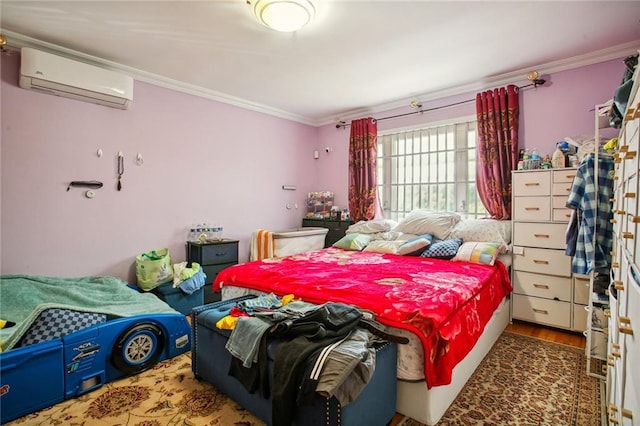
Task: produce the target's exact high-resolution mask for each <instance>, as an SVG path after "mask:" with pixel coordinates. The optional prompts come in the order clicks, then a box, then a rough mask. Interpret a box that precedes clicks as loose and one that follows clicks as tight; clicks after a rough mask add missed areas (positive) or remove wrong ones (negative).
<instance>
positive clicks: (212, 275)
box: [187, 238, 238, 304]
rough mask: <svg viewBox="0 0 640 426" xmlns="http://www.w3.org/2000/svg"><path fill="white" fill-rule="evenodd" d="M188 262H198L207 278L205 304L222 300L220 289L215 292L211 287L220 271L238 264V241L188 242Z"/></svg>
mask: <svg viewBox="0 0 640 426" xmlns="http://www.w3.org/2000/svg"><path fill="white" fill-rule="evenodd" d="M187 262H189V266H190V265H191V262H197V263H199V264H200V266H202V268H203V270H204V273H205V275H206V276H207V284H206V285H205V287H204V303H205V304H207V303H212V302H216V301H218V300H220V289H218V291H215V292H214V290H213V286H212V285H211V284H212V283H213V281H214V280H215V279H216V276H217V275H218V273H219V272H220V271H222V270H223V269H225V268H228V267H229V266H233V265H237V264H238V241H237V240H229V239H226V238H225V239H222V240H220V241H213V242H207V243H196V242H191V241H188V242H187Z"/></svg>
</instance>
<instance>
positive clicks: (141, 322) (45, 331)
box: [0, 275, 191, 423]
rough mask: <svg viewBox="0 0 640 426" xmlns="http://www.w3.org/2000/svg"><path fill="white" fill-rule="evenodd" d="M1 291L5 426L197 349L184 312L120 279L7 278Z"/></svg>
mask: <svg viewBox="0 0 640 426" xmlns="http://www.w3.org/2000/svg"><path fill="white" fill-rule="evenodd" d="M0 294H1V295H2V297H0V315H1V316H2V318H0V320H3V324H4V325H5V327H4V328H2V329H1V330H0V338H1V339H2V342H1V343H2V353H0V368H1V371H0V403H1V405H2V411H1V413H0V422H1V423H5V422H7V421H10V420H13V419H15V418H18V417H21V416H24V415H26V414H29V413H31V412H34V411H37V410H39V409H42V408H45V407H47V406H50V405H53V404H57V403H59V402H62V401H63V400H65V399H68V398H72V397H76V396H79V395H82V394H85V393H87V392H90V391H92V390H94V389H97V388H99V387H100V386H102V385H103V384H105V383H107V382H110V381H113V380H115V379H118V378H120V377H123V376H126V375H131V374H136V373H139V372H141V371H143V370H146V369H148V368H151V367H152V366H153V365H155V363H157V362H158V361H161V360H164V359H167V358H171V357H174V356H177V355H179V354H182V353H185V352H187V351H188V350H189V349H190V347H191V342H190V333H191V328H190V326H189V323H188V321H187V319H186V317H185V316H184V315H182V314H180V313H179V312H177V311H175V310H174V309H172V308H171V307H170V306H169V305H167V304H166V303H164V302H163V301H161V300H160V299H158V298H157V297H156V296H154V295H153V294H151V293H144V294H143V293H140V292H138V291H137V290H135V289H133V288H132V287H130V286H128V285H127V283H126V282H124V281H122V280H120V279H117V278H113V277H82V278H54V277H43V276H28V275H4V276H0ZM34 380H37V382H38V384H39V386H33V381H34Z"/></svg>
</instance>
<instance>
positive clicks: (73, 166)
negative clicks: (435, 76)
mask: <svg viewBox="0 0 640 426" xmlns="http://www.w3.org/2000/svg"><path fill="white" fill-rule="evenodd" d="M18 68H19V58H18V57H17V56H3V57H2V82H1V87H0V89H1V93H2V100H1V104H0V106H1V112H2V115H1V119H2V122H1V124H2V133H1V136H2V139H1V141H0V148H1V150H0V157H1V162H2V163H1V164H2V170H1V178H2V182H1V184H2V193H1V200H0V201H1V204H0V205H1V210H0V213H1V216H0V220H1V225H2V226H1V229H0V231H1V242H2V244H1V246H0V250H1V251H0V253H1V254H2V257H1V259H2V264H1V272H2V273H3V274H10V273H24V274H42V275H55V276H82V275H112V276H117V277H121V278H124V279H128V280H130V281H132V282H133V281H134V280H135V270H134V259H135V256H136V254H138V253H140V252H142V251H145V250H149V249H154V248H159V247H169V249H170V250H171V253H172V258H173V261H174V262H179V261H182V260H184V258H185V253H184V241H185V237H186V232H187V227H188V226H189V225H190V224H192V223H195V222H200V221H209V222H214V221H215V222H219V223H221V224H222V225H223V226H224V235H225V236H226V237H229V238H235V239H239V240H240V260H241V261H245V260H247V258H248V255H249V238H250V234H251V232H252V231H254V230H256V229H259V228H265V229H272V230H276V229H287V228H293V227H297V226H299V225H300V221H301V218H302V217H303V216H304V213H305V211H304V203H305V198H306V195H307V193H308V192H309V191H317V190H330V191H334V192H335V193H336V204H337V205H339V206H341V207H344V206H346V205H347V164H348V160H347V153H348V140H349V130H348V129H336V128H335V125H326V126H323V127H320V128H317V129H316V128H313V127H310V126H306V125H302V124H298V123H293V122H290V121H287V120H283V119H278V118H275V117H272V116H268V115H265V114H261V113H257V112H253V111H248V110H244V109H241V108H237V107H233V106H229V105H226V104H221V103H218V102H215V101H210V100H207V99H203V98H199V97H195V96H191V95H187V94H183V93H179V92H175V91H172V90H167V89H163V88H160V87H156V86H153V85H150V84H145V83H140V82H136V84H135V95H134V102H133V105H132V107H131V108H130V109H129V110H127V111H120V110H116V109H111V108H106V107H102V106H97V105H92V104H88V103H85V102H79V101H74V100H69V99H63V98H58V97H54V96H50V95H44V94H40V93H36V92H32V91H27V90H23V89H21V88H19V87H18V86H17V74H18ZM622 71H623V64H622V61H621V60H614V61H609V62H605V63H601V64H596V65H591V66H587V67H583V68H580V69H576V70H571V71H565V72H558V73H555V74H553V75H551V76H544V77H545V78H546V79H547V81H548V82H549V83H548V84H547V87H541V88H538V89H537V90H531V89H527V90H523V91H522V92H521V115H520V118H521V132H520V139H521V147H529V148H532V147H537V148H538V149H539V150H540V151H541V152H542V153H543V154H544V153H546V152H551V151H552V149H553V147H554V144H555V142H556V141H558V140H561V139H562V138H563V137H564V136H572V135H581V134H591V133H593V127H594V124H593V112H592V111H591V109H592V108H593V105H594V104H596V103H600V102H603V101H606V100H607V99H609V98H611V96H612V95H613V91H614V89H615V88H616V87H617V85H618V84H619V82H620V79H621V77H622ZM525 83H526V82H522V83H521V84H525ZM474 97H475V93H469V94H464V95H459V96H455V97H450V98H446V99H441V100H437V101H433V102H428V103H424V108H430V107H436V106H440V105H445V104H449V103H453V102H457V101H460V100H465V99H473V98H474ZM408 111H410V109H409V108H408V107H407V108H400V109H397V110H393V111H386V112H382V113H377V114H372V115H373V116H375V117H384V116H388V115H394V114H400V113H405V112H408ZM474 114H475V106H474V103H473V102H471V103H466V104H463V105H460V106H457V107H450V108H445V109H441V110H438V111H433V112H427V113H424V114H420V115H413V116H409V117H404V118H399V119H392V120H384V121H380V122H379V130H380V131H384V130H388V129H396V128H403V127H408V126H417V125H427V124H429V123H436V122H441V121H443V120H448V119H451V118H455V117H464V116H472V115H474ZM326 147H329V148H331V149H332V151H331V152H329V153H326V152H325V148H326ZM98 148H100V149H102V150H103V152H104V156H103V157H102V158H100V159H99V158H98V157H97V156H96V151H97V149H98ZM314 149H317V150H319V153H320V158H319V159H317V160H314V159H313V154H312V153H313V150H314ZM118 151H123V153H124V155H125V173H124V179H123V190H122V191H120V192H118V191H117V190H116V189H115V188H116V181H117V180H116V178H117V174H116V156H117V153H118ZM137 153H141V154H142V156H143V159H144V164H142V165H140V166H138V165H136V164H135V161H134V158H135V156H136V154H137ZM72 180H100V181H102V182H104V184H105V186H104V187H103V188H102V189H99V190H97V191H96V193H97V196H96V197H95V198H94V199H91V200H90V199H87V198H85V197H84V190H82V189H78V188H74V189H71V190H70V191H69V192H67V191H66V188H67V184H68V183H69V182H70V181H72ZM284 184H292V185H296V186H297V190H296V191H283V190H282V189H281V187H282V185H284ZM288 203H289V204H297V205H298V206H299V208H298V209H295V208H294V209H291V210H287V209H286V208H285V206H286V204H288Z"/></svg>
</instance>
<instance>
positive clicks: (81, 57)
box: [0, 28, 318, 126]
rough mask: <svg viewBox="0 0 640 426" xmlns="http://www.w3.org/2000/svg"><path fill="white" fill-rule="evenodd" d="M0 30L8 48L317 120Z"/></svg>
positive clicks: (313, 123)
mask: <svg viewBox="0 0 640 426" xmlns="http://www.w3.org/2000/svg"><path fill="white" fill-rule="evenodd" d="M0 31H1V32H2V33H3V34H4V35H5V36H6V37H7V41H8V43H7V44H8V45H9V46H10V47H11V48H16V49H19V48H22V47H32V48H34V49H39V50H42V51H45V52H47V53H52V54H55V55H59V56H64V57H66V58H69V59H74V60H78V61H81V62H85V63H88V64H91V65H96V66H99V67H102V68H106V69H109V70H111V71H117V72H121V73H125V74H127V75H129V76H131V77H133V79H135V80H138V81H142V82H145V83H149V84H153V85H155V86H159V87H163V88H165V89H171V90H175V91H178V92H182V93H187V94H190V95H194V96H200V97H202V98H206V99H211V100H214V101H217V102H222V103H224V104H228V105H233V106H237V107H239V108H243V109H248V110H251V111H256V112H260V113H263V114H268V115H271V116H275V117H278V118H283V119H285V120H289V121H295V122H298V123H302V124H307V125H309V126H317V125H318V124H317V122H316V121H315V120H312V119H310V118H308V117H304V116H302V115H298V114H293V113H290V112H287V111H283V110H280V109H277V108H273V107H270V106H268V105H263V104H259V103H257V102H251V101H247V100H245V99H241V98H237V97H235V96H231V95H228V94H225V93H221V92H217V91H215V90H211V89H207V88H204V87H201V86H196V85H194V84H188V83H185V82H182V81H178V80H174V79H171V78H167V77H163V76H161V75H157V74H153V73H150V72H147V71H143V70H139V69H137V68H133V67H128V66H126V65H122V64H119V63H116V62H112V61H108V60H106V59H102V58H98V57H96V56H91V55H88V54H86V53H82V52H78V51H76V50H72V49H67V48H65V47H62V46H58V45H55V44H52V43H47V42H45V41H42V40H37V39H34V38H31V37H27V36H24V35H22V34H18V33H15V32H13V31H7V30H3V29H2V28H0Z"/></svg>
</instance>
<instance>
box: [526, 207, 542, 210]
mask: <svg viewBox="0 0 640 426" xmlns="http://www.w3.org/2000/svg"><path fill="white" fill-rule="evenodd" d="M524 209H525V210H527V211H529V210H535V211H538V210H540V207H525V208H524Z"/></svg>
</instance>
